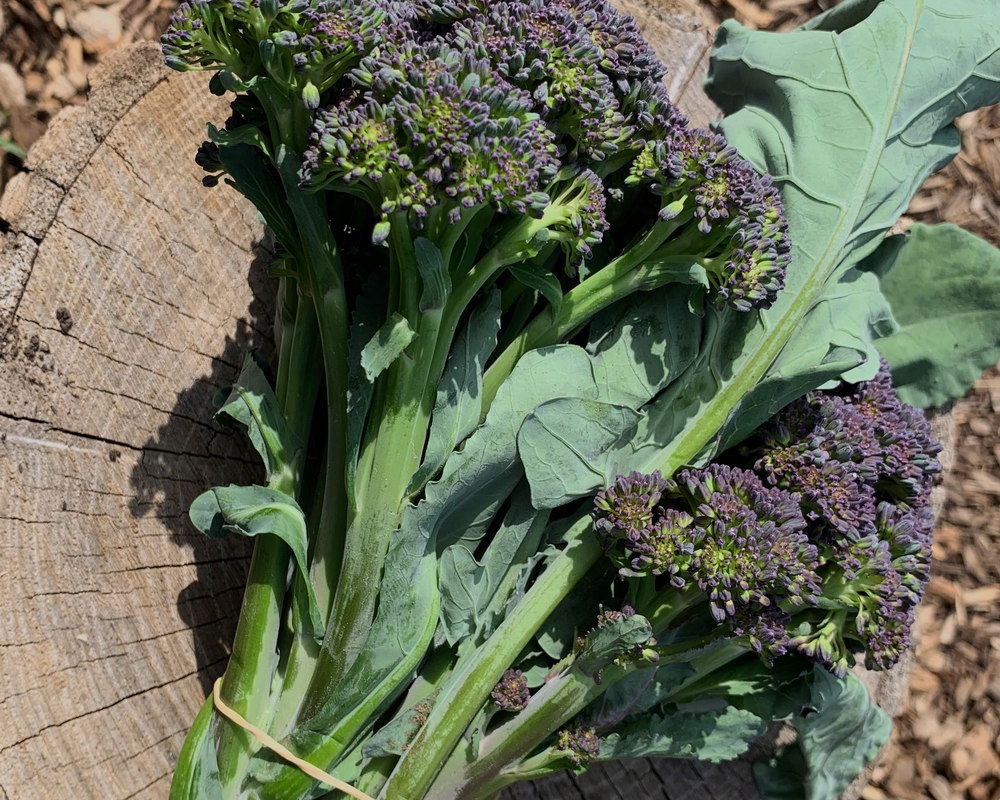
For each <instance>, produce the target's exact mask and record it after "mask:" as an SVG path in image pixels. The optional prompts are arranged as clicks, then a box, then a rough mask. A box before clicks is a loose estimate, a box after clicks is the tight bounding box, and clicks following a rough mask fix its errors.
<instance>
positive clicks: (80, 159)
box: [0, 0, 756, 800]
mask: <svg viewBox="0 0 1000 800" xmlns="http://www.w3.org/2000/svg"><path fill="white" fill-rule="evenodd" d="M623 5H624V6H625V8H626V9H627V10H629V11H630V12H632V13H633V14H635V15H636V17H637V18H638V19H639V20H640V22H641V24H642V25H643V26H644V29H645V30H647V32H648V33H649V35H650V38H651V39H652V40H653V41H654V42H656V43H657V46H658V49H659V52H660V55H661V57H662V58H663V59H664V61H665V62H666V63H667V64H668V65H669V66H671V73H670V76H669V80H668V83H669V84H670V86H671V90H672V92H673V95H674V97H675V98H679V104H680V105H681V106H682V107H683V108H685V109H686V111H687V112H688V113H689V114H690V115H691V116H692V118H693V120H694V121H695V122H697V123H699V124H705V122H706V121H707V119H708V117H709V116H710V115H711V113H712V111H711V106H710V104H709V103H708V101H707V99H705V98H704V95H702V94H701V93H700V88H699V84H700V76H701V74H703V71H704V65H705V60H706V58H707V53H708V44H709V36H708V33H707V28H706V26H705V24H704V21H703V20H702V19H701V18H700V17H699V16H698V12H697V11H692V10H691V8H692V6H689V5H687V4H684V3H679V2H678V0H669V2H667V0H663V2H661V3H660V4H659V5H649V4H647V3H642V2H637V0H623ZM93 85H94V88H93V91H92V94H91V97H90V100H89V102H88V103H87V105H85V106H82V107H76V108H71V109H68V110H67V111H65V112H64V113H63V114H62V115H61V116H59V117H58V118H57V119H56V120H54V122H53V123H52V125H51V126H50V128H49V131H48V132H47V134H46V135H45V137H44V138H43V139H42V140H40V141H39V142H38V143H37V144H36V145H35V146H34V147H33V148H32V150H31V151H30V153H29V155H28V159H27V163H26V170H25V172H23V173H22V174H20V175H19V176H18V177H17V178H15V179H14V180H13V181H12V182H11V183H10V185H9V186H8V188H7V191H6V193H5V194H4V196H3V198H2V199H0V221H2V224H0V236H2V239H0V597H2V604H0V800H51V799H52V798H74V799H75V800H86V799H87V798H95V799H96V798H100V800H124V799H125V798H150V799H152V798H163V797H165V796H166V795H167V791H168V787H169V782H170V776H171V772H172V769H173V765H174V763H175V760H176V757H177V754H178V751H179V748H180V746H181V743H182V741H183V738H184V735H185V733H186V731H187V729H188V726H189V725H190V724H191V722H192V720H193V719H194V716H195V714H196V712H197V710H198V708H199V706H200V705H201V703H202V700H203V698H204V696H205V695H206V693H207V692H208V691H209V690H210V687H211V684H212V682H213V681H214V679H215V678H216V677H217V676H218V675H219V674H221V672H222V671H223V669H224V668H225V663H226V658H227V654H228V648H229V642H230V641H231V639H232V635H233V631H234V628H235V620H236V616H237V613H238V609H239V603H240V600H241V598H242V591H243V583H244V581H245V577H246V570H247V564H248V555H249V550H248V547H247V545H246V544H245V543H244V542H243V541H241V540H239V539H236V538H231V539H226V540H222V541H209V540H208V539H205V538H203V537H201V536H200V535H199V534H197V533H195V531H194V530H193V528H191V527H190V525H189V524H188V521H187V508H188V506H189V505H190V503H191V501H192V500H193V498H194V497H195V496H197V495H198V494H199V493H200V492H202V491H204V490H205V489H207V488H208V487H210V486H214V485H218V484H225V483H229V482H246V481H248V480H254V479H257V478H258V476H256V475H255V474H254V469H255V467H254V458H253V456H252V454H251V453H250V452H249V450H248V448H247V446H245V445H244V443H243V441H242V439H241V438H240V437H237V436H230V435H226V434H223V433H222V432H221V431H220V430H219V429H218V428H217V427H214V426H213V424H212V422H211V414H212V410H213V406H212V398H213V396H214V394H215V393H216V392H217V391H218V390H219V389H220V388H221V387H224V386H226V385H227V384H229V383H230V382H231V381H232V380H233V379H234V378H235V376H236V372H237V369H238V365H239V363H240V361H241V358H242V355H243V354H244V353H245V352H246V351H247V350H248V349H251V348H255V347H267V343H268V336H269V331H270V327H271V313H270V310H269V306H268V300H267V298H268V297H270V296H271V295H272V294H273V290H274V287H273V285H271V283H270V281H269V279H268V278H267V276H266V261H267V257H268V255H269V252H268V250H267V248H266V246H264V245H262V244H261V242H262V241H263V239H264V231H263V229H262V226H261V225H260V223H259V222H258V219H257V216H256V212H255V211H254V209H253V208H252V207H251V206H250V205H249V203H247V202H246V201H245V200H243V199H242V198H241V197H240V196H238V195H237V194H236V193H235V192H234V191H232V190H231V189H229V188H227V187H217V188H215V189H206V188H205V187H203V186H202V184H201V173H200V170H199V169H198V167H197V166H195V165H194V163H193V155H194V151H195V148H196V147H197V145H198V143H199V142H200V141H201V140H202V139H203V138H204V131H205V128H204V124H205V121H208V120H212V121H215V122H216V123H217V124H221V123H222V122H223V121H224V120H225V118H226V116H227V104H226V100H225V99H224V98H217V97H213V96H212V95H211V94H210V93H209V92H208V90H207V76H205V75H201V74H194V73H185V74H178V73H172V72H169V71H168V70H167V69H166V68H164V67H163V66H162V64H161V58H160V54H159V49H158V47H156V46H155V45H152V44H147V45H140V46H135V47H132V48H130V49H128V50H124V51H122V52H121V53H119V54H117V56H116V57H115V58H113V59H111V60H109V61H108V62H106V63H105V64H104V65H103V66H102V67H101V68H100V70H98V71H96V72H95V74H94V76H93ZM508 796H509V797H510V798H538V799H539V800H541V799H542V798H566V799H569V800H572V798H588V799H593V800H606V799H607V798H610V799H611V800H614V798H637V797H641V798H686V799H687V800H713V799H714V798H733V797H740V798H741V800H752V798H753V797H755V796H756V794H755V792H754V791H753V789H752V788H751V783H750V781H749V779H748V770H747V766H746V764H745V763H743V762H738V763H737V764H736V765H735V766H734V765H721V766H711V765H704V764H689V763H671V762H665V761H651V760H645V759H643V760H636V761H633V762H628V763H627V764H624V765H619V766H607V765H601V766H598V767H596V768H595V769H594V770H592V771H591V772H590V773H588V774H587V775H585V776H583V777H570V776H556V777H555V778H553V779H551V780H549V781H542V782H540V783H538V784H535V785H532V786H527V787H517V788H515V789H514V790H512V791H511V792H509V794H508Z"/></svg>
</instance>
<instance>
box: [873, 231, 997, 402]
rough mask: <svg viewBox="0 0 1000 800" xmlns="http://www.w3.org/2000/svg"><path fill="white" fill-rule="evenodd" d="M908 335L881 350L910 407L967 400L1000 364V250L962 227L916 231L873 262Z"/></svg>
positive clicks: (896, 239)
mask: <svg viewBox="0 0 1000 800" xmlns="http://www.w3.org/2000/svg"><path fill="white" fill-rule="evenodd" d="M866 264H867V265H869V266H870V268H871V269H872V270H874V271H875V272H876V273H877V274H878V275H879V276H880V277H881V279H882V290H883V291H884V292H885V294H886V295H887V296H888V298H889V302H890V303H891V304H892V310H893V313H894V315H895V317H896V321H897V322H898V323H899V326H900V329H899V330H898V331H897V332H896V333H894V334H893V335H892V336H889V337H888V338H885V339H880V340H879V341H878V342H877V344H878V347H879V350H881V351H882V354H883V355H884V356H885V358H886V360H887V361H888V362H889V365H890V366H891V367H892V375H893V380H894V381H895V382H896V388H897V389H898V390H899V395H900V397H901V398H902V399H903V401H904V402H906V403H909V404H910V405H914V406H920V407H923V408H927V407H930V406H940V405H943V404H945V403H947V402H948V401H949V400H954V399H955V398H958V397H961V396H962V395H963V394H965V392H966V391H968V389H969V388H970V387H971V386H972V384H973V383H975V381H976V379H977V378H978V377H979V375H980V374H981V373H982V371H983V370H984V369H986V368H987V367H990V366H992V365H994V364H996V363H997V361H998V360H1000V250H998V249H997V248H996V247H994V246H993V245H991V244H990V243H989V242H986V241H984V240H982V239H980V238H979V237H977V236H974V235H973V234H971V233H969V232H968V231H965V230H962V229H961V228H957V227H955V226H954V225H934V226H930V225H914V226H913V227H912V228H910V230H909V231H908V232H907V234H906V235H905V236H893V237H891V239H888V240H886V242H885V244H884V245H882V247H880V248H879V249H878V250H877V251H876V252H875V254H874V255H873V256H872V257H871V258H870V259H869V260H868V261H867V262H866Z"/></svg>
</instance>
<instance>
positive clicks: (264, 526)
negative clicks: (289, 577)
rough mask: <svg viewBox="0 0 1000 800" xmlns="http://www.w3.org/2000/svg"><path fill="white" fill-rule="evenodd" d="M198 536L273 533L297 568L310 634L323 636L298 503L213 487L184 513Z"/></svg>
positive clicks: (271, 492)
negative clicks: (198, 531)
mask: <svg viewBox="0 0 1000 800" xmlns="http://www.w3.org/2000/svg"><path fill="white" fill-rule="evenodd" d="M188 513H189V516H190V517H191V522H193V523H194V526H195V527H196V528H197V529H198V530H200V531H201V532H202V533H204V534H206V535H207V536H211V537H212V538H219V537H221V536H224V535H225V534H226V533H239V534H242V535H243V536H262V535H265V534H273V535H274V536H277V537H278V538H280V539H281V540H282V541H283V542H284V543H285V544H287V545H288V549H289V550H291V553H292V557H293V558H294V559H295V566H296V567H297V573H296V580H297V581H298V582H300V583H302V584H304V588H305V591H306V595H307V597H308V604H309V606H308V607H309V622H310V624H311V626H312V631H313V634H314V635H315V636H317V637H319V638H322V636H323V621H322V618H321V617H320V613H319V606H318V605H317V603H316V595H315V593H314V592H313V587H312V583H311V582H310V580H309V561H308V557H307V555H306V550H307V547H308V538H307V533H306V518H305V514H303V513H302V509H301V508H299V504H298V503H296V502H295V500H294V499H293V498H291V497H289V496H288V495H287V494H285V493H284V492H279V491H278V490H276V489H270V488H268V487H266V486H236V485H234V484H230V485H229V486H216V487H215V488H213V489H209V490H208V491H207V492H203V493H202V494H200V495H199V496H198V497H196V498H195V500H194V502H193V503H192V504H191V510H190V511H189V512H188Z"/></svg>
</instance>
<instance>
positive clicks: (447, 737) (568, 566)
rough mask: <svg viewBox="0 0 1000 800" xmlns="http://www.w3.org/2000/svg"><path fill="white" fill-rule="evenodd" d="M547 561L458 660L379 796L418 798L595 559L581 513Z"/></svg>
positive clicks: (587, 522) (594, 545) (588, 526)
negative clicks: (500, 617) (488, 632)
mask: <svg viewBox="0 0 1000 800" xmlns="http://www.w3.org/2000/svg"><path fill="white" fill-rule="evenodd" d="M566 540H567V543H566V547H565V548H564V549H563V550H562V551H561V552H560V553H559V554H558V555H557V556H556V557H555V558H554V559H553V560H552V563H550V564H549V565H548V566H547V567H546V568H545V570H544V572H543V573H542V575H541V576H540V577H539V579H538V580H537V581H536V582H535V583H534V585H532V587H531V588H530V589H529V590H528V592H527V594H526V595H525V597H524V598H523V599H522V600H521V602H520V603H518V605H517V606H516V607H515V608H514V609H513V611H512V612H511V613H510V615H509V616H508V617H507V619H505V620H504V622H503V623H502V624H501V625H500V627H499V628H498V629H497V630H496V632H495V633H494V634H493V635H492V636H490V637H489V639H487V640H486V641H485V642H484V643H483V644H482V645H480V646H479V647H477V648H475V649H473V650H471V651H470V653H469V654H468V656H467V657H466V658H465V659H464V660H462V661H461V663H459V664H458V665H456V668H455V670H454V673H453V677H452V678H451V679H450V680H449V681H448V685H447V686H444V687H442V690H441V693H440V695H438V697H436V698H435V702H434V708H433V710H432V711H431V713H430V715H429V716H428V718H427V722H426V723H425V724H424V725H423V727H421V729H420V733H419V734H417V736H416V738H415V739H414V740H413V741H412V742H411V743H410V746H409V748H407V751H406V753H405V754H404V755H403V756H402V758H401V759H400V761H399V763H398V764H397V766H396V769H395V770H394V771H393V773H392V775H391V776H390V777H389V780H388V781H387V782H386V784H385V786H384V787H383V790H382V793H381V794H380V795H379V797H380V798H386V800H421V798H424V797H425V795H426V793H427V791H428V789H429V788H430V786H431V784H432V782H433V781H434V778H435V776H436V774H437V772H438V770H439V769H440V768H441V765H442V764H444V763H445V761H446V760H447V758H448V755H449V753H451V751H452V750H453V749H454V748H455V746H456V744H458V742H459V740H460V739H461V737H462V735H463V733H465V731H466V729H467V728H468V726H469V724H470V723H471V722H472V720H473V719H474V717H475V716H476V714H477V713H479V710H480V709H481V708H482V705H483V703H484V702H485V701H486V699H487V698H488V697H489V694H490V691H491V690H492V689H493V687H494V686H495V685H496V683H497V681H499V680H500V678H501V676H502V675H503V673H504V670H506V669H507V668H508V667H509V666H510V665H511V664H512V663H513V662H514V659H515V658H516V657H517V655H518V653H520V652H521V650H522V649H523V648H524V647H525V645H526V644H527V643H528V642H529V641H530V640H531V638H532V636H534V634H535V632H536V631H537V630H538V628H539V627H540V626H541V625H542V623H543V622H544V621H545V620H546V619H547V618H548V617H549V615H550V614H551V613H552V612H553V611H554V610H555V608H556V607H557V606H558V605H559V603H560V602H561V601H562V599H563V598H564V597H565V596H566V595H567V594H568V593H569V591H570V590H571V589H572V587H573V586H575V585H576V583H577V582H578V581H579V580H580V579H581V578H582V577H583V576H584V575H585V574H586V573H587V571H588V570H589V569H590V568H591V566H593V564H594V562H596V561H597V559H598V558H600V555H601V546H600V544H599V543H598V541H597V538H596V537H595V536H593V535H592V533H591V522H590V518H589V517H587V516H584V517H581V518H580V519H579V520H578V521H577V522H576V523H575V524H574V525H573V526H572V527H571V528H570V530H569V531H568V532H567V534H566Z"/></svg>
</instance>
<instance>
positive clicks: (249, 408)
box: [215, 355, 301, 481]
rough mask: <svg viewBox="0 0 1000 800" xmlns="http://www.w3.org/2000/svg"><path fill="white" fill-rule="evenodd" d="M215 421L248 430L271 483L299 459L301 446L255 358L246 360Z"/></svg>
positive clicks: (248, 434) (251, 357)
mask: <svg viewBox="0 0 1000 800" xmlns="http://www.w3.org/2000/svg"><path fill="white" fill-rule="evenodd" d="M215 418H216V419H217V420H218V421H219V422H220V423H221V424H222V425H225V426H226V427H229V428H235V427H242V428H244V429H246V432H247V436H249V437H250V441H251V442H252V443H253V446H254V449H255V450H256V451H257V453H258V454H259V455H260V457H261V460H262V461H263V462H264V470H265V474H266V476H267V480H269V481H270V480H271V478H273V477H274V476H275V474H277V473H279V472H280V471H281V470H282V469H283V468H284V467H285V466H286V465H287V464H289V463H290V462H291V461H292V460H293V459H294V458H295V456H296V454H297V452H298V450H299V449H300V447H301V444H300V443H299V442H298V441H296V437H295V436H294V434H293V433H292V431H291V429H290V428H289V427H288V423H287V422H286V421H285V417H284V415H283V414H282V413H281V406H280V405H279V403H278V398H277V397H275V395H274V390H273V389H272V388H271V384H270V383H268V381H267V378H266V377H265V375H264V372H263V370H261V368H260V367H259V366H258V365H257V362H256V361H254V358H253V356H252V355H247V357H246V358H245V359H244V360H243V369H242V370H240V376H239V378H238V379H237V381H236V385H235V386H233V388H232V391H231V392H230V393H229V397H228V398H226V400H225V402H224V403H223V404H222V407H221V408H220V409H219V410H218V411H217V412H216V413H215Z"/></svg>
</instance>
